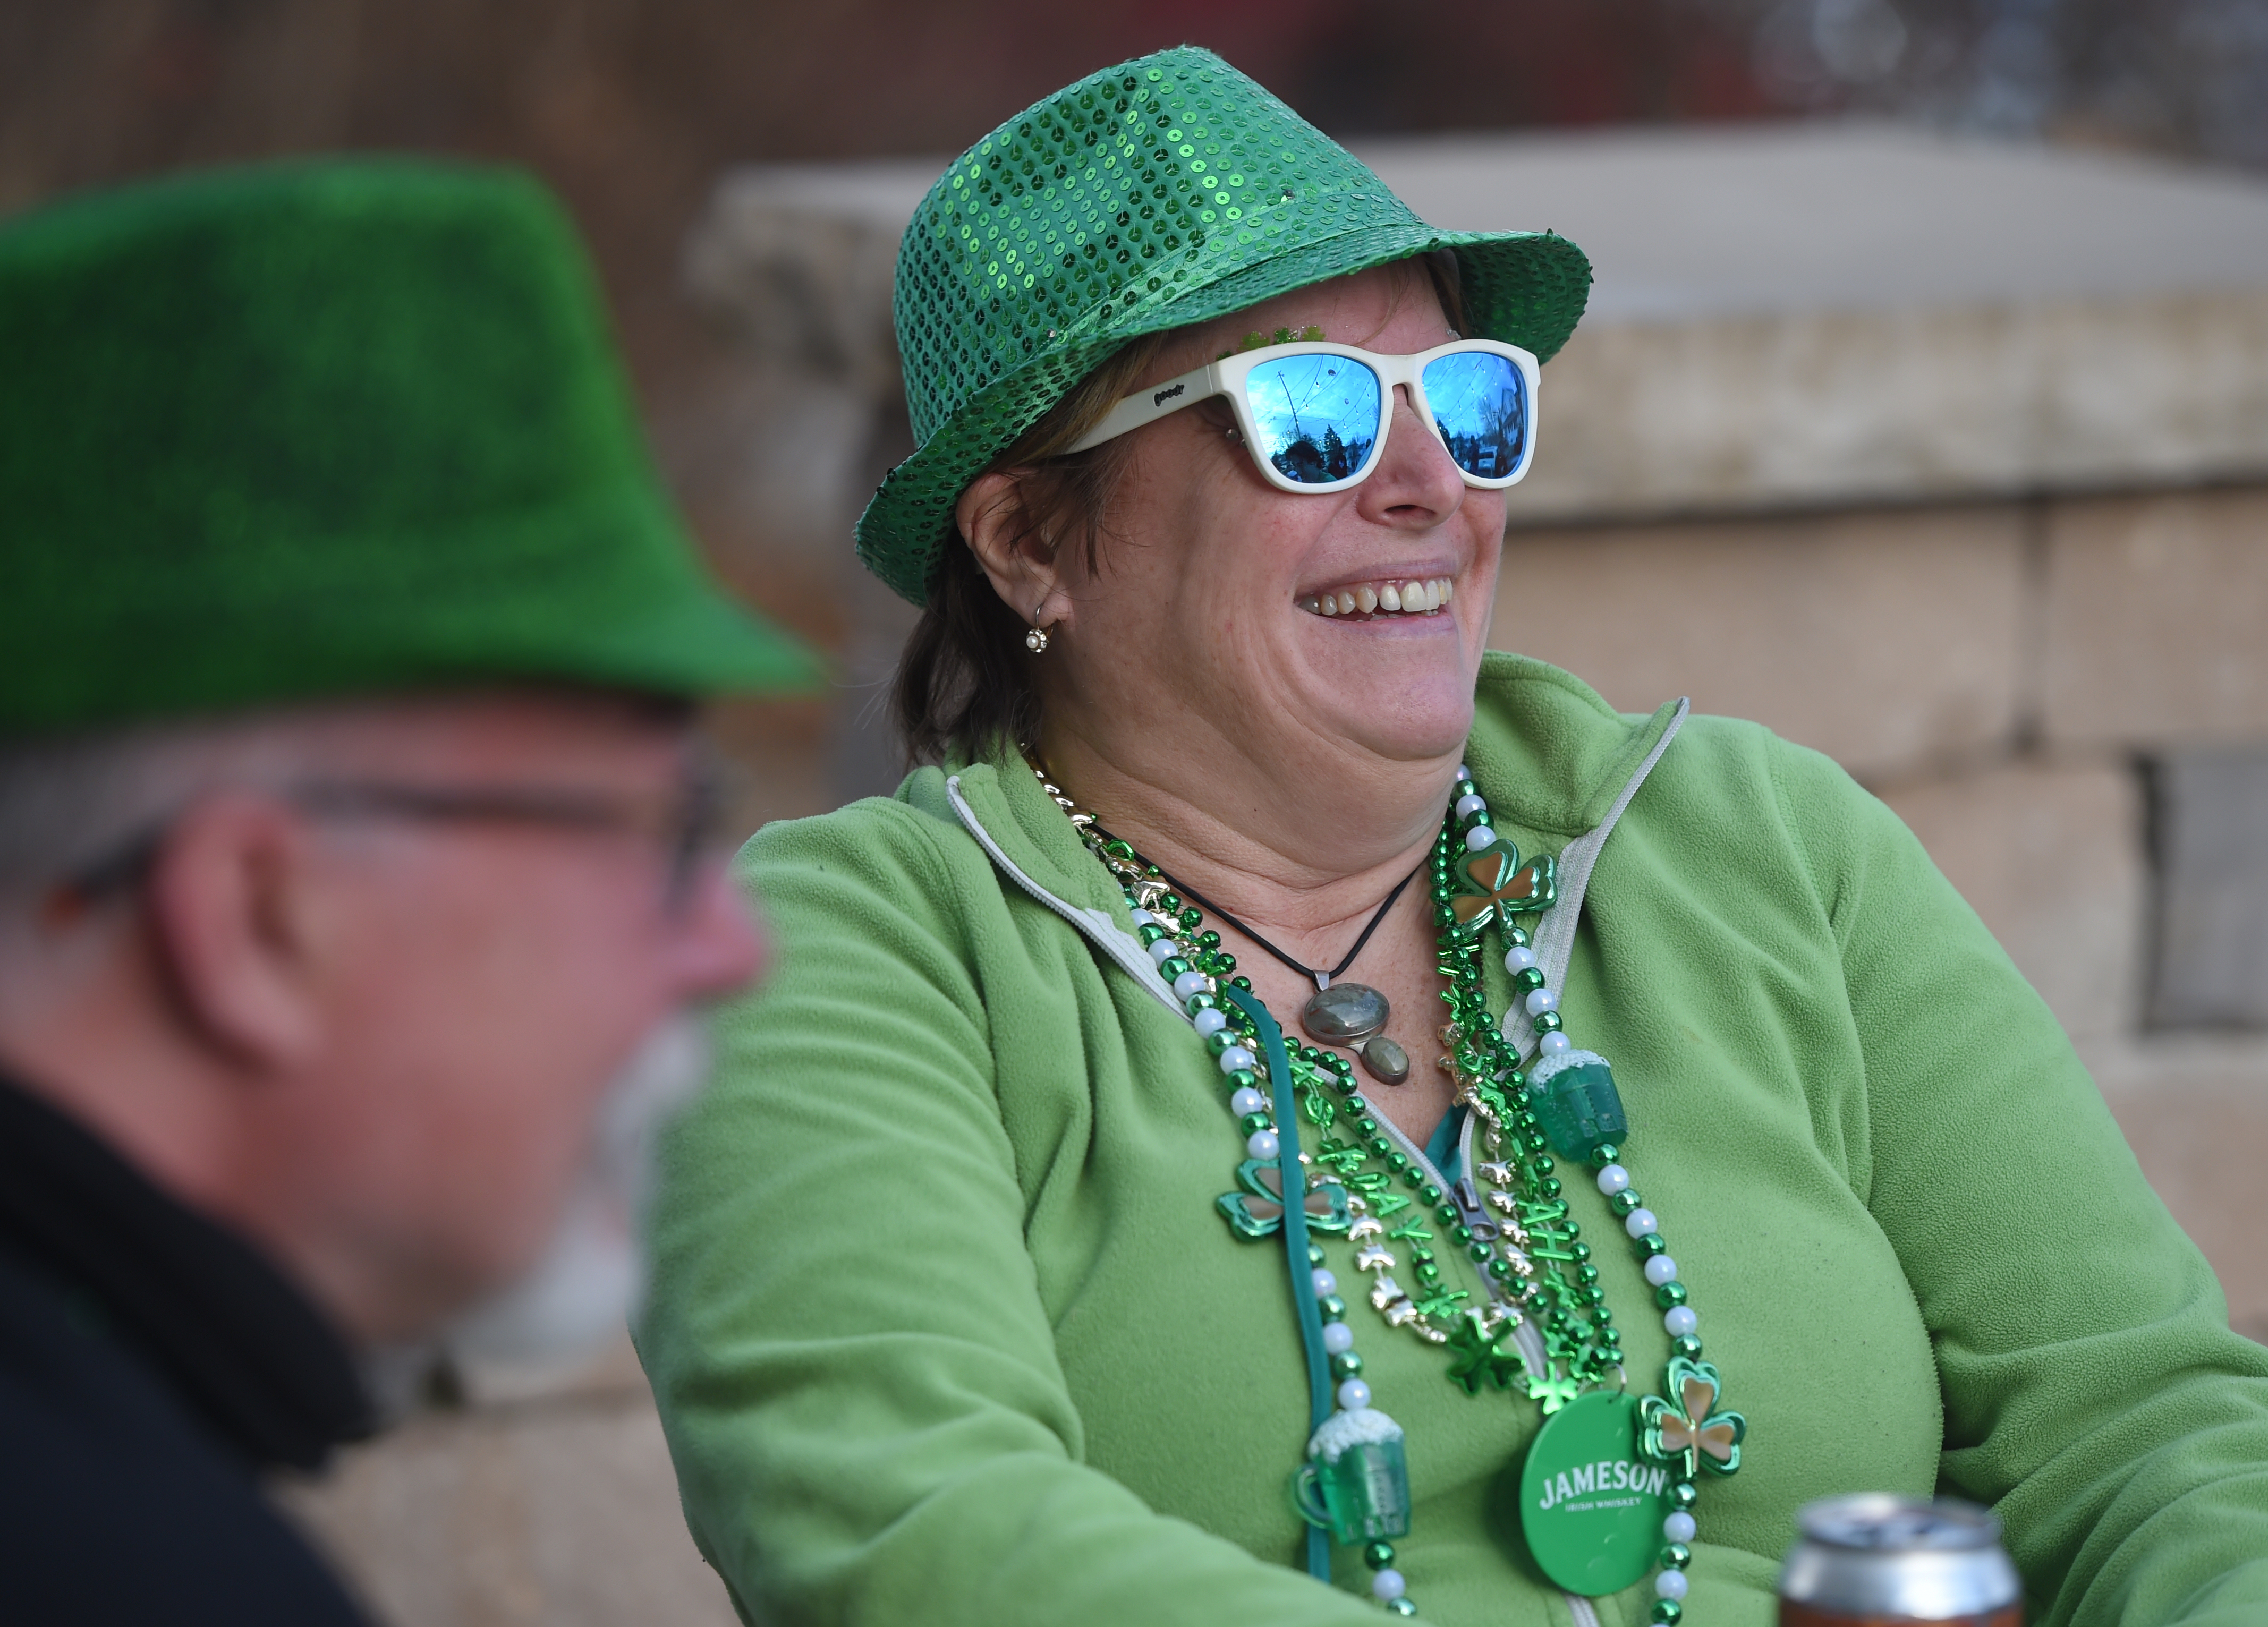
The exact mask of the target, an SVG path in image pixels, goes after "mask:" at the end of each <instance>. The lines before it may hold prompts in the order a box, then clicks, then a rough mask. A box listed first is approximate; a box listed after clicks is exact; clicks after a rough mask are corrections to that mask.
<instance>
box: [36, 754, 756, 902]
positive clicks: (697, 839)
mask: <svg viewBox="0 0 2268 1627" xmlns="http://www.w3.org/2000/svg"><path fill="white" fill-rule="evenodd" d="M270 794H272V795H275V796H276V797H279V798H281V799H284V800H285V801H287V802H289V803H291V805H292V806H294V807H297V808H299V809H302V810H303V811H305V812H306V813H312V814H314V815H316V816H318V817H322V818H332V819H407V820H419V821H431V822H436V823H445V824H459V823H462V824H504V825H537V826H549V827H551V828H555V829H560V830H580V831H590V832H593V833H597V834H605V835H627V836H643V837H645V838H646V839H648V840H650V841H652V843H654V844H655V845H656V846H657V847H658V848H659V849H660V850H662V851H663V853H664V854H665V855H666V860H667V874H666V883H665V892H664V900H665V902H666V904H667V906H668V908H669V909H671V910H673V911H674V910H677V909H681V908H682V907H683V905H684V904H685V903H686V902H687V901H688V900H689V898H690V897H691V896H692V893H693V886H694V882H695V881H696V879H697V878H698V876H699V873H700V871H701V867H702V865H703V864H704V863H706V862H707V861H708V859H709V858H711V856H712V855H713V854H714V852H715V851H716V848H717V844H718V836H719V834H720V832H721V830H722V827H723V815H724V812H725V806H724V805H725V795H724V783H723V778H722V776H721V775H720V774H719V772H718V769H717V766H716V765H715V764H714V763H712V762H705V761H704V762H699V763H696V765H695V766H693V767H691V768H689V769H688V770H687V771H686V774H685V776H684V778H683V780H682V782H681V784H680V785H679V787H678V789H677V791H676V792H675V793H674V795H671V796H669V797H666V798H657V799H638V798H635V797H627V796H625V797H614V796H608V795H606V794H604V793H600V792H596V791H590V792H585V791H541V790H533V789H521V788H518V787H512V786H492V787H491V786H482V787H478V788H472V787H468V788H463V789H453V788H450V787H446V786H437V785H410V784H397V783H392V782H387V781H382V780H303V781H299V782H297V783H295V784H289V785H284V786H281V787H278V788H276V789H275V790H274V791H272V792H271V793H270ZM171 822H172V821H170V820H168V821H161V822H160V823H158V824H157V825H155V826H153V827H152V828H150V829H149V830H146V831H144V832H143V833H142V834H141V835H140V836H136V838H135V839H134V840H132V841H130V842H128V843H123V844H122V845H121V846H120V847H119V848H117V849H116V850H114V851H112V852H110V853H108V854H107V855H105V856H104V857H103V858H99V859H97V860H96V861H95V862H94V863H92V864H91V865H87V866H85V868H83V869H81V870H79V871H78V872H76V873H74V874H73V875H72V876H70V878H69V879H68V880H65V882H64V883H63V890H64V891H65V892H66V893H68V894H75V895H77V897H80V898H85V899H94V898H99V897H102V896H104V895H106V894H110V893H114V892H116V891H118V890H120V889H122V888H124V887H132V886H134V885H136V884H137V883H138V882H139V881H140V880H141V879H142V877H143V875H144V872H146V871H147V870H148V868H149V866H150V863H151V860H152V859H154V858H156V857H157V854H158V848H159V847H160V846H161V845H162V844H163V843H164V842H165V839H166V830H167V829H168V828H170V825H171Z"/></svg>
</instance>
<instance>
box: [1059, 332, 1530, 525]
mask: <svg viewBox="0 0 2268 1627" xmlns="http://www.w3.org/2000/svg"><path fill="white" fill-rule="evenodd" d="M1537 371H1538V370H1537V367H1536V364H1535V357H1533V356H1531V355H1530V354H1528V352H1527V351H1526V350H1521V349H1520V348H1519V347H1518V346H1516V345H1509V344H1500V343H1499V342H1497V341H1495V340H1493V339H1459V340H1455V341H1453V342H1450V343H1448V344H1445V345H1440V346H1437V347H1435V348H1434V349H1432V350H1423V351H1420V352H1418V354H1417V355H1415V356H1384V355H1380V354H1378V353H1377V352H1375V351H1371V350H1359V349H1358V348H1357V347H1355V346H1353V345H1351V344H1331V343H1329V342H1321V341H1300V342H1294V343H1291V344H1271V345H1263V346H1262V347H1260V348H1259V349H1257V350H1246V351H1243V352H1241V353H1240V354H1237V355H1233V356H1224V357H1221V358H1220V359H1219V361H1217V362H1211V363H1208V364H1206V365H1204V366H1203V367H1200V368H1198V369H1197V371H1196V372H1186V373H1183V374H1182V376H1181V377H1180V378H1178V379H1167V380H1166V382H1165V383H1163V384H1161V385H1158V386H1156V387H1153V388H1151V389H1147V390H1143V391H1139V392H1138V393H1137V394H1132V395H1130V396H1128V397H1127V398H1126V399H1125V400H1124V401H1120V402H1119V403H1118V405H1116V407H1114V408H1112V409H1110V413H1109V416H1107V417H1105V418H1104V419H1103V421H1102V422H1101V423H1099V424H1097V425H1096V426H1095V427H1094V431H1092V432H1091V433H1089V434H1087V435H1086V436H1085V437H1084V438H1081V439H1080V440H1079V444H1078V445H1075V446H1073V447H1072V448H1071V451H1073V452H1085V451H1086V450H1087V449H1088V448H1089V447H1092V446H1100V445H1102V443H1103V442H1105V441H1108V440H1115V439H1116V438H1118V437H1119V436H1121V435H1124V434H1127V433H1129V432H1130V431H1134V430H1138V429H1140V428H1141V427H1142V426H1143V425H1145V424H1147V423H1155V422H1157V420H1159V419H1160V418H1162V417H1165V416H1167V414H1169V413H1175V412H1179V411H1180V410H1181V409H1182V408H1184V407H1190V406H1194V405H1196V404H1197V402H1198V401H1204V400H1207V399H1208V398H1210V397H1211V396H1215V395H1226V397H1228V400H1229V405H1230V406H1231V408H1233V409H1234V411H1235V413H1236V424H1237V428H1238V429H1239V430H1241V431H1242V432H1243V435H1244V445H1245V447H1246V449H1247V450H1248V451H1249V452H1250V453H1252V461H1253V462H1254V463H1255V464H1256V466H1257V467H1259V470H1260V473H1261V474H1262V475H1263V476H1265V477H1266V479H1267V481H1268V482H1269V483H1270V485H1273V486H1276V487H1278V488H1280V489H1281V490H1285V491H1300V492H1311V493H1322V492H1330V491H1344V490H1346V488H1348V487H1349V486H1352V485H1355V484H1357V483H1359V482H1362V481H1364V480H1366V479H1368V478H1369V477H1370V474H1371V471H1372V470H1373V469H1375V468H1376V467H1378V460H1379V459H1380V458H1381V456H1383V455H1384V454H1385V452H1386V431H1387V428H1388V424H1390V423H1392V421H1393V416H1394V413H1393V407H1394V391H1395V386H1397V385H1399V386H1403V387H1407V388H1408V390H1409V391H1410V405H1411V406H1412V407H1414V408H1416V409H1417V411H1418V417H1419V418H1420V419H1421V420H1423V421H1424V422H1425V423H1429V424H1431V425H1432V430H1433V434H1434V436H1435V438H1437V439H1439V440H1440V443H1441V445H1442V446H1443V447H1444V448H1445V449H1446V450H1447V452H1448V454H1449V458H1450V460H1451V461H1452V462H1454V464H1455V465H1456V466H1457V470H1458V473H1460V474H1461V475H1463V476H1464V479H1465V484H1467V485H1468V486H1477V487H1480V488H1481V489H1483V490H1489V491H1495V490H1501V489H1503V488H1504V487H1506V486H1509V485H1511V484H1512V483H1513V482H1515V481H1517V480H1519V479H1520V477H1521V475H1525V474H1527V473H1528V463H1529V461H1530V460H1532V459H1533V458H1534V457H1535V384H1536V373H1537Z"/></svg>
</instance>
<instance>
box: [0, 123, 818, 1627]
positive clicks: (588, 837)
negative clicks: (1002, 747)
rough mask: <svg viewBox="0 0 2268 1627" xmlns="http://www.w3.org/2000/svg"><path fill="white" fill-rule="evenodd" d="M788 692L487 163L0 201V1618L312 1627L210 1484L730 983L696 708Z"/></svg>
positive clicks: (579, 289) (627, 1112)
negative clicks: (667, 495)
mask: <svg viewBox="0 0 2268 1627" xmlns="http://www.w3.org/2000/svg"><path fill="white" fill-rule="evenodd" d="M809 674H810V667H809V663H808V660H807V658H806V656H805V655H804V653H803V652H801V651H800V650H799V648H798V647H797V646H795V645H794V644H792V642H791V641H790V640H788V639H787V638H786V637H784V636H783V635H781V634H779V633H777V632H776V631H774V630H771V629H767V628H765V627H763V626H762V625H760V624H758V623H756V622H753V621H752V620H750V619H749V618H748V617H747V615H744V614H743V613H741V612H740V611H738V610H736V609H734V608H733V607H731V606H730V605H728V604H727V603H726V602H725V600H722V599H721V598H720V597H719V596H718V594H717V593H715V591H714V590H713V589H712V588H711V585H709V583H708V582H707V580H706V579H705V578H704V577H703V575H702V573H701V571H700V570H699V568H698V567H697V565H696V563H695V562H694V558H693V556H692V554H691V551H690V549H689V546H688V544H687V542H686V541H685V539H684V537H683V535H682V533H681V528H680V526H679V525H678V524H677V522H676V520H675V519H674V516H673V515H672V513H671V512H670V510H669V508H668V506H667V504H666V501H665V499H664V498H663V497H661V495H660V493H659V490H658V488H657V486H656V483H655V481H654V479H653V476H652V473H651V470H650V468H649V467H648V465H647V462H646V460H645V456H644V453H643V451H642V450H641V448H640V445H639V442H638V438H637V432H636V430H635V428H634V424H633V421H632V418H631V416H630V409H629V406H628V400H627V395H626V392H625V391H624V389H623V387H622V382H621V380H620V378H619V376H618V373H617V370H616V368H615V364H614V363H613V361H612V359H611V357H610V355H609V352H608V345H607V342H606V339H605V336H604V331H603V326H602V323H601V320H600V315H599V308H598V302H597V299H596V298H595V295H594V291H593V287H592V285H591V281H590V277H589V275H588V272H587V270H586V269H585V266H584V263H583V261H582V260H581V258H580V256H579V254H578V252H577V251H576V249H575V247H574V244H573V241H572V239H571V234H570V232H568V230H567V228H566V226H565V224H564V222H563V219H562V217H561V216H560V214H559V211H558V210H557V209H556V206H555V205H554V204H552V203H551V202H550V201H549V199H548V197H547V196H546V195H544V194H543V193H542V192H541V190H540V189H539V188H536V187H535V186H534V185H533V184H532V183H530V182H528V181H527V180H523V179H519V178H517V177H514V176H511V175H506V174H499V173H491V172H483V171H475V170H463V169H453V168H443V167H438V166H421V165H411V164H402V163H327V164H315V165H302V166H277V167H270V168H263V169H257V170H250V171H244V172H239V173H218V174H213V175H208V176H204V177H200V178H195V179H192V180H185V181H178V182H171V183H166V184H161V185H157V186H151V187H145V188H136V189H133V190H129V191H126V192H121V193H116V194H113V195H107V196H99V197H94V198H90V199H86V200H82V201H78V202H70V203H66V204H63V205H62V206H59V207H55V208H52V209H49V210H44V211H41V212H40V213H37V214H34V215H32V216H29V217H23V218H20V219H18V220H17V221H15V222H13V223H11V224H8V225H4V226H0V1617H4V1618H5V1619H6V1620H8V1621H10V1622H11V1623H17V1622H26V1623H29V1622H48V1621H55V1622H63V1621H69V1622H72V1623H108V1622H114V1621H115V1622H127V1621H133V1622H167V1623H199V1622H208V1621H210V1622H227V1623H234V1624H238V1627H242V1624H246V1623H267V1622H285V1621H289V1622H293V1623H323V1622H351V1621H354V1620H357V1613H356V1610H355V1608H354V1607H353V1605H352V1604H351V1603H350V1601H348V1599H347V1598H346V1596H345V1595H344V1594H343V1593H342V1591H341V1589H340V1588H339V1587H338V1586H337V1584H336V1583H335V1582H334V1581H333V1580H332V1579H331V1578H330V1577H329V1576H328V1574H327V1573H326V1572H324V1570H323V1569H322V1567H321V1566H320V1564H318V1563H317V1562H316V1560H315V1559H314V1558H313V1557H312V1556H311V1555H310V1554H309V1553H308V1552H307V1550H306V1549H305V1548H304V1547H303V1546H302V1545H301V1544H300V1542H298V1539H297V1538H296V1537H295V1536H294V1535H291V1533H290V1532H289V1531H288V1530H287V1528H285V1527H284V1525H283V1524H282V1523H281V1522H280V1521H279V1520H277V1519H276V1517H275V1516H274V1515H273V1514H272V1513H270V1512H269V1510H268V1508H267V1506H265V1505H264V1504H263V1503H262V1502H261V1499H260V1498H259V1496H258V1493H257V1490H256V1484H255V1476H256V1474H257V1472H258V1471H259V1470H261V1469H263V1468H266V1467H268V1466H270V1465H278V1464H282V1465H292V1466H298V1467H312V1466H313V1465H314V1464H316V1463H318V1462H319V1461H321V1459H322V1458H323V1456H324V1454H326V1452H327V1451H328V1448H329V1447H331V1446H332V1445H333V1444H334V1443H335V1442H337V1441H339V1440H342V1439H350V1438H351V1437H353V1436H355V1435H356V1434H357V1433H359V1432H364V1431H365V1429H366V1428H367V1427H368V1425H369V1409H368V1404H367V1402H366V1401H365V1395H364V1389H363V1385H362V1382H361V1380H360V1378H359V1376H358V1369H357V1359H356V1354H355V1352H357V1351H361V1350H366V1349H370V1348H373V1347H378V1346H383V1345H387V1344H397V1343H400V1342H402V1341H405V1340H409V1339H413V1338H416V1337H417V1336H421V1335H423V1334H427V1333H429V1332H431V1330H433V1329H435V1328H437V1327H438V1326H439V1325H440V1324H442V1323H443V1322H445V1321H447V1320H449V1319H452V1318H454V1317H457V1316H459V1315H460V1314H462V1313H464V1312H465V1311H466V1310H467V1309H468V1307H476V1306H477V1305H478V1303H479V1302H481V1301H482V1300H483V1299H489V1298H490V1297H493V1296H495V1295H497V1294H498V1293H499V1292H500V1291H505V1290H508V1289H509V1288H510V1287H511V1286H512V1284H513V1283H514V1281H515V1279H516V1278H519V1277H522V1276H523V1275H524V1274H526V1273H527V1271H528V1270H529V1269H530V1267H531V1266H532V1265H533V1264H534V1263H535V1262H536V1261H538V1260H539V1259H541V1258H544V1257H547V1256H549V1257H551V1258H554V1259H556V1258H557V1257H558V1255H559V1252H560V1249H559V1247H558V1246H556V1245H555V1244H554V1237H555V1233H559V1232H560V1230H561V1227H562V1226H563V1218H564V1219H566V1220H572V1219H573V1218H574V1213H573V1206H572V1205H571V1204H570V1201H569V1200H570V1198H571V1196H573V1194H574V1193H575V1192H576V1190H577V1189H578V1187H579V1186H580V1185H582V1184H583V1183H585V1182H587V1180H588V1179H589V1174H590V1171H591V1168H592V1167H593V1160H594V1158H595V1157H596V1156H597V1155H598V1154H599V1152H600V1150H601V1149H600V1145H599V1141H600V1138H599V1137H597V1135H596V1134H595V1133H594V1125H596V1124H597V1123H599V1121H600V1119H601V1118H602V1116H604V1117H611V1119H612V1121H613V1123H614V1125H615V1130H617V1132H619V1131H620V1130H621V1129H622V1125H623V1124H624V1123H633V1124H634V1123H635V1120H636V1118H637V1115H638V1111H639V1103H640V1102H641V1101H652V1100H653V1099H654V1096H655V1093H656V1092H657V1089H658V1088H659V1087H658V1086H657V1085H656V1082H655V1078H654V1075H655V1073H656V1071H657V1069H659V1070H660V1071H663V1072H667V1071H670V1070H671V1069H672V1068H673V1067H674V1068H675V1069H677V1070H678V1071H682V1066H683V1058H684V1056H686V1055H687V1054H688V1053H687V1050H686V1049H685V1048H684V1047H683V1046H682V1045H681V1044H678V1043H675V1041H676V1040H677V1039H678V1038H679V1037H680V1026H681V1023H682V1021H683V1017H684V1013H685V1012H687V1011H688V1010H689V1008H690V1007H692V1006H694V1005H697V1004H698V1003H700V1002H702V1001H704V1000H707V999H709V998H713V997H715V996H717V995H719V994H722V993H724V992H725V991H727V990H732V989H733V988H735V987H737V986H739V985H740V984H741V983H744V982H745V981H747V979H748V978H749V977H750V976H751V975H754V973H755V970H756V969H757V965H758V961H759V960H760V958H761V952H760V948H759V945H758V941H757V939H756V936H755V929H754V927H753V926H752V924H750V922H749V921H748V920H747V918H746V917H745V915H744V914H743V912H742V910H741V909H740V904H739V902H738V901H737V899H736V896H735V894H734V893H733V889H732V888H731V887H730V886H729V884H728V883H727V881H726V880H725V876H724V873H723V871H722V868H721V865H720V863H719V862H718V853H717V850H715V848H714V847H713V846H712V845H711V836H712V835H713V834H714V833H713V832H712V831H711V828H710V821H711V812H712V807H711V803H712V798H711V791H710V787H709V785H708V784H707V781H706V777H705V776H704V774H703V770H702V767H701V763H700V760H699V758H698V756H697V755H696V752H695V749H694V742H693V740H692V738H691V733H690V723H691V709H692V703H693V702H694V701H695V700H696V699H697V698H698V697H699V696H703V695H707V694H711V693H714V692H718V691H725V690H750V689H766V688H782V687H787V686H791V685H800V684H801V683H803V682H805V681H807V679H808V677H809ZM673 1059H674V1061H673ZM663 1093H666V1091H664V1092H663ZM617 1139H619V1135H617Z"/></svg>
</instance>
